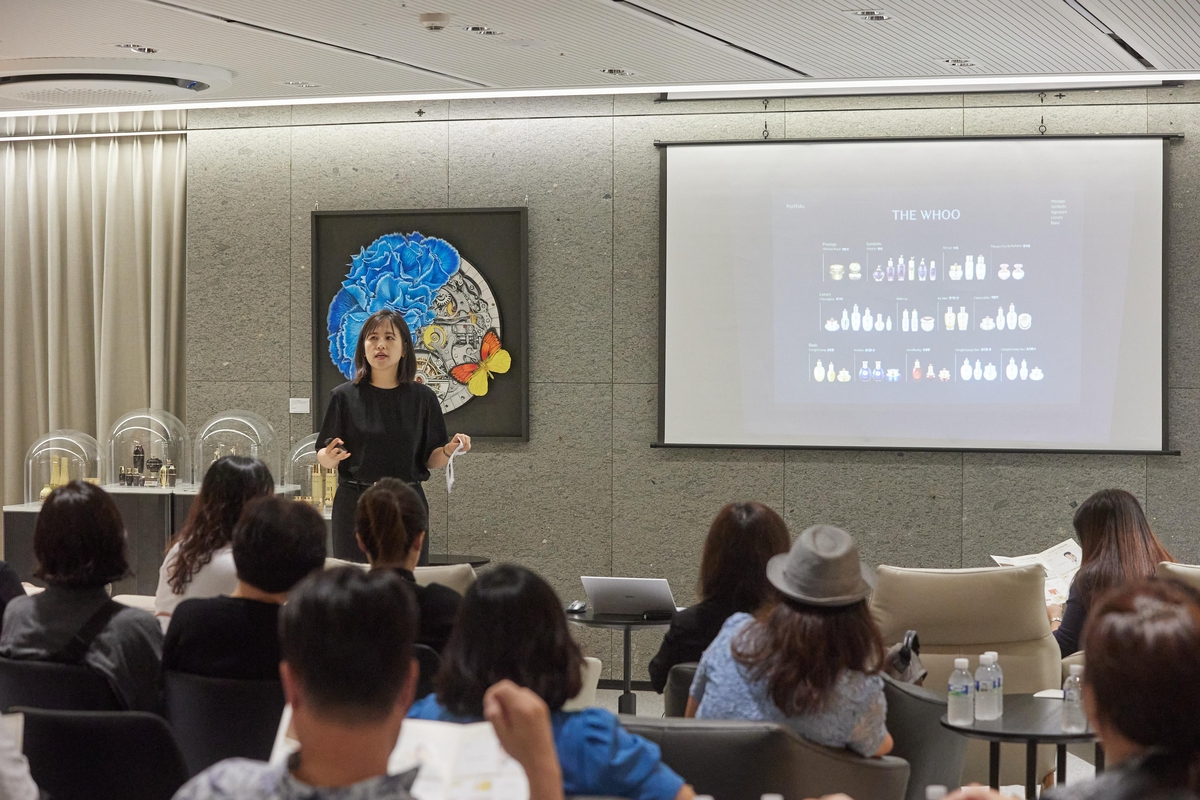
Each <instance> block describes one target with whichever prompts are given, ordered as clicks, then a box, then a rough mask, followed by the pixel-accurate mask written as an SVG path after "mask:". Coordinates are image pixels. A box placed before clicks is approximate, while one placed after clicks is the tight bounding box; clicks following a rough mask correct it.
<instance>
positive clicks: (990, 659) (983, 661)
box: [979, 653, 996, 667]
mask: <svg viewBox="0 0 1200 800" xmlns="http://www.w3.org/2000/svg"><path fill="white" fill-rule="evenodd" d="M995 663H996V657H995V656H993V655H992V654H991V653H984V654H983V655H981V656H980V657H979V666H981V667H990V666H991V665H992V664H995Z"/></svg>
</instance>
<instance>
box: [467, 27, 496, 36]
mask: <svg viewBox="0 0 1200 800" xmlns="http://www.w3.org/2000/svg"><path fill="white" fill-rule="evenodd" d="M463 30H464V31H466V32H467V33H478V34H479V35H480V36H501V35H502V34H501V32H500V31H494V30H492V29H491V28H489V27H488V26H487V25H465V26H463Z"/></svg>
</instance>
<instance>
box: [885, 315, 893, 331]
mask: <svg viewBox="0 0 1200 800" xmlns="http://www.w3.org/2000/svg"><path fill="white" fill-rule="evenodd" d="M884 327H886V328H887V329H888V330H889V331H890V330H891V329H892V318H891V317H888V318H887V323H886V324H885V326H884Z"/></svg>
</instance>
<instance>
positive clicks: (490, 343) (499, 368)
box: [450, 330, 512, 397]
mask: <svg viewBox="0 0 1200 800" xmlns="http://www.w3.org/2000/svg"><path fill="white" fill-rule="evenodd" d="M511 366H512V356H510V355H509V354H508V351H507V350H505V349H504V348H502V347H501V346H500V337H499V336H497V335H496V332H495V331H494V330H490V331H488V332H487V333H486V334H484V336H483V344H481V345H480V346H479V362H478V363H476V364H471V363H467V364H459V365H458V366H457V367H454V368H452V369H451V370H450V374H451V375H452V376H453V377H454V380H456V381H458V382H459V383H465V384H466V385H467V390H468V391H470V392H471V394H473V395H475V396H476V397H482V396H483V395H485V394H487V392H488V378H490V377H493V376H495V375H502V374H504V373H505V372H508V369H509V367H511Z"/></svg>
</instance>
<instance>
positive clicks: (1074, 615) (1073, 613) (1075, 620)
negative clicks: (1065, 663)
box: [1054, 581, 1087, 658]
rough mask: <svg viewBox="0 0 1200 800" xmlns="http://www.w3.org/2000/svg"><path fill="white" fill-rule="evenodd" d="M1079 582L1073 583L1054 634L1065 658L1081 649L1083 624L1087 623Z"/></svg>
mask: <svg viewBox="0 0 1200 800" xmlns="http://www.w3.org/2000/svg"><path fill="white" fill-rule="evenodd" d="M1077 583H1078V581H1071V592H1070V594H1068V595H1067V604H1066V605H1065V606H1063V618H1062V622H1060V623H1059V625H1058V630H1056V631H1055V632H1054V638H1055V639H1057V640H1058V649H1059V651H1060V652H1061V653H1062V656H1063V658H1066V657H1067V656H1069V655H1071V654H1072V653H1074V652H1075V651H1077V650H1078V649H1079V640H1080V638H1081V637H1082V636H1083V623H1085V622H1087V609H1086V608H1084V607H1083V600H1082V599H1081V598H1080V596H1079V587H1078V586H1077V585H1076V584H1077Z"/></svg>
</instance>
